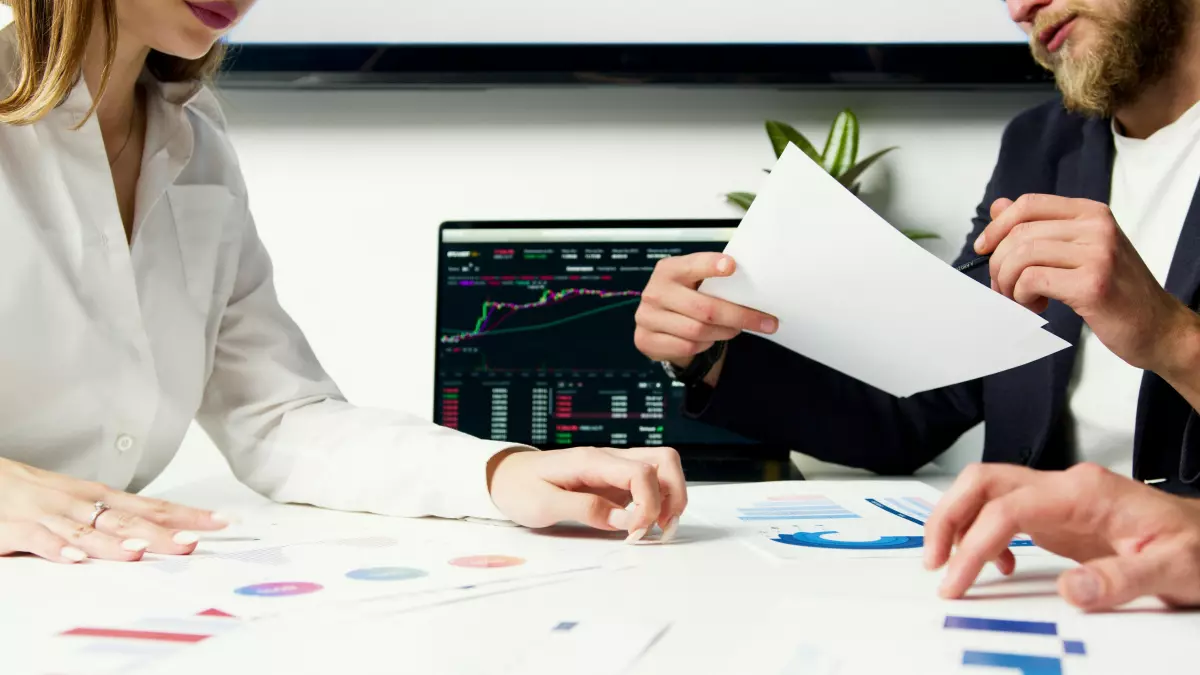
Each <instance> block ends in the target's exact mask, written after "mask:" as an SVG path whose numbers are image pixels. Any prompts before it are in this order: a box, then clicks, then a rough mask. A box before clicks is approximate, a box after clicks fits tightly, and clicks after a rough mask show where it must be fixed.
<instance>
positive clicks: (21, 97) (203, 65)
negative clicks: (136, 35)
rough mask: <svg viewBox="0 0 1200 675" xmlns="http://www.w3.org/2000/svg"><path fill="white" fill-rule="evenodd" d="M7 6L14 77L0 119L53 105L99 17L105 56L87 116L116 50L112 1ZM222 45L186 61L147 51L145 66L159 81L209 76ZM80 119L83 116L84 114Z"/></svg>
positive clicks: (70, 84)
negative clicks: (13, 37) (13, 36)
mask: <svg viewBox="0 0 1200 675" xmlns="http://www.w3.org/2000/svg"><path fill="white" fill-rule="evenodd" d="M0 2H3V3H4V4H6V5H10V6H11V7H12V13H13V24H14V25H15V27H16V31H17V50H18V53H19V57H20V62H21V71H20V76H19V78H18V80H17V84H16V87H14V88H13V91H12V93H11V94H8V95H7V96H6V97H4V98H2V99H0V123H3V124H33V123H34V122H37V121H38V120H41V119H42V118H43V117H45V116H46V115H47V114H49V112H50V111H51V110H53V109H54V108H56V107H58V106H59V105H61V104H62V102H63V101H65V100H66V98H67V96H68V95H70V93H71V90H72V89H74V88H75V85H76V83H78V82H79V78H80V77H81V73H82V72H83V71H82V68H83V59H84V55H85V54H86V52H87V43H88V40H89V39H90V37H91V35H92V28H93V26H94V22H95V21H96V20H97V19H99V20H100V21H101V22H102V25H103V27H104V33H105V45H104V53H105V61H104V66H103V68H102V69H101V76H100V85H99V88H98V90H97V91H96V92H94V96H93V103H92V108H91V110H89V111H88V117H90V116H91V115H92V114H93V113H94V112H95V111H96V106H97V105H98V104H99V101H100V98H101V97H103V96H104V92H105V90H106V89H107V88H108V81H109V76H110V75H111V71H112V66H113V61H114V60H115V59H116V53H117V10H116V0H0ZM224 58H225V46H224V44H222V43H218V44H216V45H214V46H213V48H212V49H211V50H210V51H209V52H208V54H207V55H205V56H204V57H203V58H200V59H195V60H190V59H183V58H179V57H177V56H171V55H168V54H163V53H161V52H157V51H153V50H151V52H150V56H149V57H148V58H147V59H146V67H147V69H148V70H149V71H150V73H151V74H152V75H154V77H156V78H158V79H159V80H160V81H162V82H191V81H195V82H201V81H208V80H211V79H212V78H213V77H214V76H215V75H216V74H217V71H218V70H220V68H221V63H222V62H223V61H224ZM85 119H86V118H85Z"/></svg>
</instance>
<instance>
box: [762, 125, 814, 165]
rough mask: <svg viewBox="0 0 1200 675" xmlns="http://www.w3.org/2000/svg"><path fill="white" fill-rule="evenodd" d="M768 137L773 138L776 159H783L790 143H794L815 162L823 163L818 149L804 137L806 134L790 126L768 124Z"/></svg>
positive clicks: (772, 145) (772, 144)
mask: <svg viewBox="0 0 1200 675" xmlns="http://www.w3.org/2000/svg"><path fill="white" fill-rule="evenodd" d="M767 136H769V137H770V138H771V147H772V148H774V149H775V158H776V159H778V158H780V157H783V151H784V150H787V146H788V143H792V144H793V145H795V146H796V147H797V148H800V150H801V151H803V152H804V154H806V155H808V156H809V157H811V158H812V160H813V161H814V162H816V163H818V164H820V163H821V156H820V155H818V154H817V149H816V148H814V147H813V144H812V143H810V142H809V141H808V139H807V138H805V137H804V134H802V133H800V132H799V131H796V129H795V128H793V127H792V126H791V125H790V124H785V123H783V122H775V121H769V122H767Z"/></svg>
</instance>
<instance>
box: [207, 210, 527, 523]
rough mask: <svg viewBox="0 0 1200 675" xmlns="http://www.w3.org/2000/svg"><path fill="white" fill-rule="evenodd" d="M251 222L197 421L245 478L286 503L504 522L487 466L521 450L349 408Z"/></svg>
mask: <svg viewBox="0 0 1200 675" xmlns="http://www.w3.org/2000/svg"><path fill="white" fill-rule="evenodd" d="M246 219H247V222H246V223H245V226H244V235H243V238H242V241H241V250H240V258H239V260H238V262H237V272H236V280H235V281H234V284H233V289H232V290H233V292H232V295H231V296H230V299H229V301H228V303H227V306H226V307H225V310H224V315H223V317H222V319H221V321H220V328H219V335H218V338H217V342H216V353H215V356H214V365H213V370H212V374H211V376H210V378H209V380H208V384H207V386H206V389H205V395H204V401H203V404H202V406H201V409H200V413H199V415H198V416H197V419H198V420H199V422H200V424H201V425H202V426H203V427H204V429H205V430H206V431H207V432H208V434H209V435H210V436H211V437H212V438H213V440H214V441H215V442H216V444H217V446H218V447H219V448H220V450H221V452H222V453H223V454H224V455H225V457H226V458H227V459H228V461H229V464H230V466H231V467H232V468H233V471H234V473H235V474H236V475H237V477H238V479H239V480H241V481H242V482H243V483H245V484H246V485H248V486H250V487H251V488H253V489H254V490H256V491H258V492H260V493H262V494H263V495H266V496H267V497H270V498H272V499H274V500H277V501H280V502H290V503H303V504H311V505H314V506H321V507H325V508H331V509H339V510H346V511H365V512H372V513H380V514H385V515H399V516H438V517H443V518H462V517H468V516H474V517H480V518H492V519H503V518H504V516H503V515H502V514H501V513H500V512H499V510H497V509H496V507H495V505H494V504H493V503H492V500H491V497H490V495H489V494H488V489H487V484H486V467H487V463H488V461H489V460H490V459H491V458H492V457H494V456H495V455H496V454H497V453H498V452H501V451H503V450H506V449H508V448H511V447H513V446H512V445H511V444H507V443H497V442H491V441H482V440H479V439H476V438H473V437H471V436H467V435H466V434H462V433H459V432H457V431H453V430H450V429H445V428H442V427H438V426H435V425H433V424H430V423H429V422H426V421H424V420H421V419H419V418H417V417H414V416H412V415H407V414H403V413H398V412H390V411H385V410H376V409H367V408H359V407H355V406H353V405H350V404H349V403H347V402H346V400H345V399H344V398H343V397H342V395H341V393H340V392H339V391H338V389H337V386H336V385H335V384H334V383H333V381H332V380H330V378H329V376H328V375H326V373H325V371H324V370H323V369H322V368H321V365H320V364H319V363H318V361H317V358H316V356H315V355H314V354H313V352H312V349H311V348H310V347H309V345H308V343H307V341H306V340H305V338H304V335H303V334H302V333H301V331H300V329H299V327H297V326H296V324H295V323H294V322H293V321H292V320H291V318H290V317H289V316H288V315H287V313H286V312H285V311H284V310H283V308H282V307H280V305H279V301H278V299H277V298H276V294H275V287H274V283H273V281H272V268H271V261H270V258H269V257H268V255H267V252H266V250H265V249H264V247H263V244H262V242H261V241H260V240H259V238H258V234H257V230H256V229H255V227H254V223H253V219H252V218H250V216H249V214H248V213H247V215H246Z"/></svg>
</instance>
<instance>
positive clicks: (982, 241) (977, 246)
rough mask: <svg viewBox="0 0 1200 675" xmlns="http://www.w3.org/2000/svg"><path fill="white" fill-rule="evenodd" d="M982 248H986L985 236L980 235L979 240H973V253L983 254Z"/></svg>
mask: <svg viewBox="0 0 1200 675" xmlns="http://www.w3.org/2000/svg"><path fill="white" fill-rule="evenodd" d="M984 246H987V235H985V234H981V235H979V238H978V239H976V240H975V252H976V253H983V247H984Z"/></svg>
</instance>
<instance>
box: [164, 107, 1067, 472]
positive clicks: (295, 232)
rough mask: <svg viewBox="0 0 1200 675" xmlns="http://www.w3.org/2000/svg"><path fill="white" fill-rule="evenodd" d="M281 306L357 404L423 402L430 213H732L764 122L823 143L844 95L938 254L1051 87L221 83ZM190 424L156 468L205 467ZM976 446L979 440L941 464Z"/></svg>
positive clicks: (878, 193) (753, 173)
mask: <svg viewBox="0 0 1200 675" xmlns="http://www.w3.org/2000/svg"><path fill="white" fill-rule="evenodd" d="M224 97H225V99H226V110H227V113H228V115H229V118H230V121H231V125H232V130H233V139H234V142H235V143H236V145H237V147H238V149H239V151H240V153H241V158H242V164H243V169H244V171H245V174H246V179H247V182H248V183H249V187H250V191H251V199H252V204H253V207H254V212H255V214H256V216H257V220H258V226H259V229H260V231H261V234H262V237H263V238H264V240H265V241H266V243H267V245H268V247H269V248H270V250H271V251H272V253H273V255H274V258H275V262H276V273H277V281H278V286H279V290H280V294H281V297H282V300H283V302H284V304H285V306H286V307H287V308H288V309H289V310H290V311H291V312H292V314H293V315H294V316H295V318H296V319H297V320H298V321H299V323H300V324H301V326H303V327H304V328H305V330H306V331H307V333H308V336H309V339H310V340H311V341H312V343H313V345H314V347H315V348H316V350H317V353H318V354H319V355H320V356H321V358H322V361H323V363H324V364H325V366H326V367H327V368H328V369H329V370H330V372H331V373H332V374H333V375H334V377H335V378H336V379H337V381H338V382H339V384H340V385H341V386H342V388H343V390H344V391H345V392H346V394H347V395H348V396H349V397H350V398H351V400H353V401H355V402H358V403H360V404H366V405H375V406H386V407H392V408H400V409H404V410H409V411H412V412H414V413H416V414H419V415H422V416H425V417H428V416H429V414H430V408H431V406H432V395H431V389H432V382H433V366H432V352H433V347H432V336H433V335H434V321H433V317H434V293H435V285H436V283H435V279H436V263H437V261H436V256H435V253H434V252H435V246H436V229H437V225H438V224H439V223H440V222H442V221H444V220H451V219H472V218H477V219H508V218H678V217H699V218H708V217H728V216H734V215H736V214H737V211H735V210H733V209H732V207H729V206H727V205H725V204H724V203H723V201H722V198H721V195H722V193H723V192H725V191H728V190H734V189H754V188H755V187H756V186H757V185H758V184H759V183H760V181H761V180H762V179H763V177H764V175H763V173H762V169H763V168H764V167H767V166H769V165H770V164H771V161H772V159H773V156H772V155H771V150H770V145H769V144H768V142H767V141H766V138H765V134H764V133H763V131H762V121H763V120H764V119H767V118H778V119H784V120H789V121H792V122H794V123H796V125H797V126H798V127H799V128H800V129H801V130H802V131H804V132H806V133H808V134H810V135H812V136H813V137H814V138H816V139H817V140H818V141H823V138H824V131H825V128H826V124H827V121H828V120H830V119H831V118H832V117H833V115H834V114H835V113H836V112H837V111H838V110H839V109H840V108H842V107H844V106H850V107H852V108H853V109H854V110H855V111H856V112H857V113H858V115H859V117H860V119H861V121H862V124H863V133H864V136H863V151H864V152H871V151H873V150H874V149H877V148H880V147H884V146H887V145H899V146H901V150H900V151H899V152H897V153H895V154H894V155H893V156H892V157H891V158H890V159H888V160H886V161H885V163H883V164H882V165H881V166H879V167H878V168H876V169H873V170H872V171H871V172H870V173H869V174H868V176H869V178H868V180H867V182H866V184H865V185H866V195H865V197H866V199H867V200H868V201H869V202H870V203H872V204H873V205H875V206H876V207H877V208H879V209H880V210H881V212H882V213H883V214H884V215H885V216H886V217H888V219H889V220H891V221H892V222H893V223H895V224H897V225H901V226H904V227H921V228H926V229H932V230H935V231H938V232H940V233H942V235H943V236H944V237H945V239H944V240H942V241H935V242H932V243H930V244H929V246H928V247H929V249H930V250H931V251H933V252H934V253H936V254H937V255H939V256H941V257H943V258H950V257H953V255H954V254H955V253H956V252H957V250H958V247H959V246H960V245H961V243H962V237H963V234H964V230H965V228H966V227H967V225H968V220H969V218H970V216H971V214H972V213H973V212H974V208H975V205H976V203H977V201H978V200H979V198H980V197H981V196H982V192H983V188H984V185H985V183H986V182H987V179H988V176H989V174H990V171H991V168H992V165H993V163H994V160H995V156H996V152H997V149H998V147H999V138H1000V132H1001V130H1002V128H1003V125H1004V123H1005V122H1006V121H1007V120H1008V119H1009V118H1011V117H1012V116H1013V115H1014V114H1015V113H1016V112H1018V111H1019V110H1021V109H1022V108H1025V107H1027V106H1030V105H1033V104H1036V103H1037V102H1039V101H1041V100H1043V99H1044V98H1045V94H1035V93H1028V92H1026V93H1014V92H1007V93H1005V92H992V93H980V92H975V93H970V92H930V93H913V92H851V91H846V92H820V93H814V92H786V91H773V90H740V89H671V88H664V89H659V88H651V89H644V88H639V89H606V88H595V89H588V88H581V89H553V90H492V91H482V90H461V91H391V92H355V93H347V92H280V91H241V90H233V91H226V92H225V93H224ZM211 453H212V451H211V448H210V447H209V446H208V444H207V442H206V441H205V440H204V439H202V438H201V437H198V436H196V435H193V436H192V437H190V438H189V442H188V444H187V446H186V447H185V450H184V452H183V453H181V457H180V461H179V462H178V465H177V466H173V467H172V468H171V469H169V470H168V471H169V474H170V475H168V476H164V480H165V481H166V482H168V483H170V482H172V481H177V480H182V479H184V478H186V477H187V476H190V475H194V474H195V473H196V472H199V471H201V470H203V469H204V468H207V467H208V466H211V464H209V463H208V462H209V461H210V456H211ZM977 457H978V439H977V437H976V438H973V439H971V440H970V441H969V442H968V443H966V444H964V445H963V448H962V449H961V450H960V451H959V453H958V457H957V458H956V459H955V460H954V461H953V462H951V464H952V465H953V464H958V463H961V462H962V461H964V459H974V458H977Z"/></svg>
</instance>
